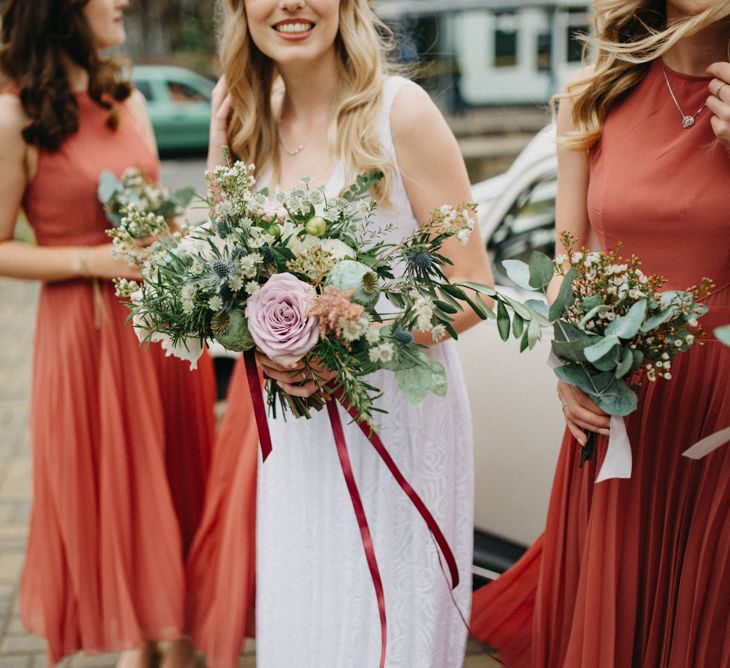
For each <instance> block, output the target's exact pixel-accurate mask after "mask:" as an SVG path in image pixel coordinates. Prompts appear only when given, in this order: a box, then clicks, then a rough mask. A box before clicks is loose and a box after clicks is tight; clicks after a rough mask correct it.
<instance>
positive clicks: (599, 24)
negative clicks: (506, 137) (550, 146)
mask: <svg viewBox="0 0 730 668" xmlns="http://www.w3.org/2000/svg"><path fill="white" fill-rule="evenodd" d="M593 5H594V21H593V28H594V30H593V32H594V35H593V36H587V37H585V38H584V42H585V48H584V55H583V60H584V63H585V62H588V61H589V60H592V62H593V67H592V68H591V69H590V73H588V74H586V75H585V76H583V77H580V78H578V79H577V80H575V81H573V82H572V83H571V84H569V85H568V86H567V87H566V92H565V93H563V94H560V95H556V96H555V98H554V100H557V101H559V100H561V99H566V98H567V99H570V100H571V101H572V103H573V124H574V126H575V128H576V130H575V132H573V133H571V134H570V135H568V136H567V137H564V138H563V139H562V145H563V146H565V147H566V148H572V149H576V150H588V149H590V148H591V147H592V146H593V145H594V144H595V143H596V142H597V141H598V140H599V138H600V136H601V129H602V127H603V123H604V121H605V119H606V115H607V114H608V112H609V111H610V109H611V108H612V107H613V106H614V104H616V102H618V101H619V100H620V99H621V97H622V96H624V95H625V94H626V93H628V92H629V91H630V90H632V89H633V88H634V87H635V86H637V85H638V84H639V82H640V81H641V80H642V79H643V77H644V75H645V74H646V72H647V70H648V69H649V64H650V63H651V61H652V60H654V59H655V58H658V57H659V56H661V55H662V54H663V53H665V52H667V51H668V50H669V49H671V48H672V47H673V46H674V45H675V44H676V43H677V42H679V41H680V40H681V39H684V38H685V37H688V36H690V35H693V34H695V33H697V32H699V31H700V30H702V29H704V28H706V27H708V26H710V25H712V24H713V23H716V22H718V21H721V20H722V19H726V18H728V17H730V2H723V1H720V2H717V3H716V4H714V5H712V6H710V7H708V8H707V9H705V10H704V11H702V12H700V13H698V14H695V15H693V16H689V17H686V18H682V19H681V20H678V21H674V22H671V23H668V22H667V16H666V9H665V6H666V4H665V2H664V0H649V1H647V0H594V2H593ZM728 39H729V42H730V32H729V37H728Z"/></svg>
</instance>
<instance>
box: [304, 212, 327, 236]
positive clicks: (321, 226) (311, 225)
mask: <svg viewBox="0 0 730 668" xmlns="http://www.w3.org/2000/svg"><path fill="white" fill-rule="evenodd" d="M304 229H305V230H306V231H307V234H310V235H312V236H313V237H321V236H323V235H324V233H325V232H326V231H327V221H326V220H325V219H324V218H322V216H314V217H313V218H310V219H309V220H308V221H307V224H306V225H305V226H304Z"/></svg>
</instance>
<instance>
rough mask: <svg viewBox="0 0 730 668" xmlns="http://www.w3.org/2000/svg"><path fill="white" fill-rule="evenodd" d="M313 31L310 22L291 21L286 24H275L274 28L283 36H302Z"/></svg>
mask: <svg viewBox="0 0 730 668" xmlns="http://www.w3.org/2000/svg"><path fill="white" fill-rule="evenodd" d="M313 29H314V23H312V22H310V21H291V22H286V23H277V24H276V25H275V26H274V30H276V32H280V33H284V34H285V35H303V34H304V33H307V32H310V31H311V30H313Z"/></svg>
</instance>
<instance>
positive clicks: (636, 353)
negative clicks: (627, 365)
mask: <svg viewBox="0 0 730 668" xmlns="http://www.w3.org/2000/svg"><path fill="white" fill-rule="evenodd" d="M631 356H632V357H633V358H634V363H633V367H634V369H638V368H639V367H640V366H641V365H642V364H643V363H644V353H643V352H642V351H641V350H632V351H631Z"/></svg>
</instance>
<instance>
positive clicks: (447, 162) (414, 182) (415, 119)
mask: <svg viewBox="0 0 730 668" xmlns="http://www.w3.org/2000/svg"><path fill="white" fill-rule="evenodd" d="M390 122H391V129H392V134H393V142H394V144H395V149H396V154H397V157H398V166H399V167H400V170H401V174H402V175H403V180H404V182H405V186H406V193H407V195H408V199H409V201H410V203H411V208H412V209H413V213H414V214H415V217H416V220H418V222H419V223H421V224H425V223H427V222H428V221H429V219H430V217H431V214H432V213H433V211H434V210H435V209H437V208H438V207H440V206H442V205H444V204H451V205H452V206H458V205H459V204H462V203H464V202H469V201H471V199H472V194H471V186H470V184H469V177H468V175H467V172H466V166H465V165H464V159H463V158H462V156H461V151H460V150H459V145H458V144H457V143H456V139H455V138H454V135H453V133H452V132H451V129H450V128H449V126H448V125H447V124H446V121H445V120H444V117H443V116H442V115H441V112H440V111H439V110H438V108H437V107H436V105H435V104H434V103H433V101H432V100H431V98H430V97H429V96H428V93H426V91H424V90H423V89H422V88H420V87H419V86H405V87H404V88H403V89H402V90H401V91H400V92H399V93H398V95H397V97H396V99H395V101H394V103H393V109H392V111H391V118H390ZM443 254H444V255H445V256H446V257H447V258H449V260H451V261H452V262H453V265H451V266H449V265H447V266H446V267H444V273H445V274H446V275H447V276H448V278H449V280H450V281H451V282H453V283H457V282H460V281H475V282H477V283H486V284H487V285H493V283H494V279H493V277H492V270H491V268H490V266H489V261H488V259H487V252H486V248H485V246H484V242H483V241H482V236H481V234H480V232H479V226H478V225H477V224H476V221H475V225H474V231H473V232H472V235H471V238H470V239H469V242H468V243H467V244H466V245H462V244H461V243H460V242H459V241H458V240H457V239H455V238H452V239H449V240H448V241H447V242H446V243H445V244H444V246H443ZM478 322H479V317H478V316H477V315H476V314H475V313H474V312H473V311H472V310H471V309H470V308H466V309H465V310H464V311H463V312H461V313H459V314H457V315H456V316H455V318H454V323H453V325H454V329H456V331H457V332H463V331H465V330H467V329H469V328H470V327H472V326H473V325H475V324H476V323H478ZM416 338H417V340H418V342H419V343H423V344H430V343H433V341H432V340H431V336H430V335H427V336H423V335H417V337H416Z"/></svg>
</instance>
